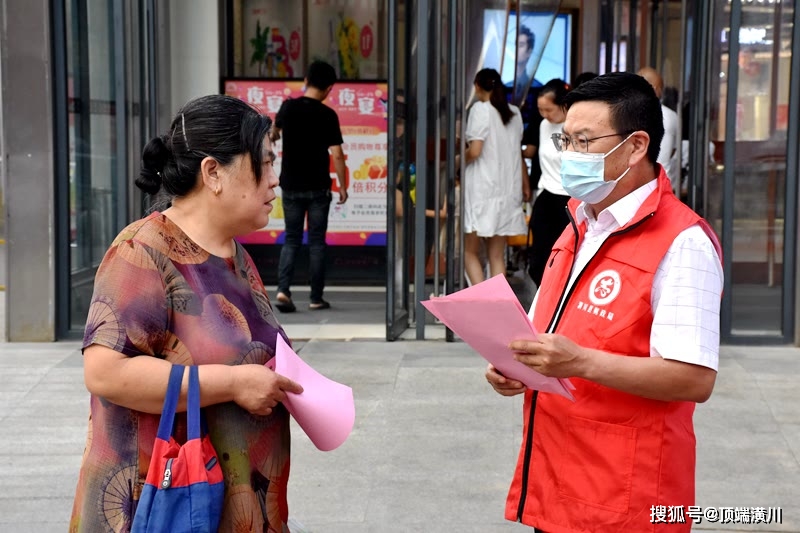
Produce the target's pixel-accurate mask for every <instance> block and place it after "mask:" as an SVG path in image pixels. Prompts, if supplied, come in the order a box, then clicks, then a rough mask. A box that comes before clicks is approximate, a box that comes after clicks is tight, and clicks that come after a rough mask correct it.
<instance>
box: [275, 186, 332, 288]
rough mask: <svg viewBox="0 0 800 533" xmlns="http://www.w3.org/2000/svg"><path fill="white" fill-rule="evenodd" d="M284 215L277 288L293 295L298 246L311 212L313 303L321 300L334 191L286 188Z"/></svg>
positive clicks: (310, 260) (309, 234)
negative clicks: (292, 288) (283, 235)
mask: <svg viewBox="0 0 800 533" xmlns="http://www.w3.org/2000/svg"><path fill="white" fill-rule="evenodd" d="M282 198H283V217H284V221H285V223H286V233H285V235H286V240H285V242H284V244H283V248H282V249H281V259H280V262H279V263H278V292H282V293H283V294H285V295H286V296H289V297H291V295H292V292H291V290H290V286H291V284H292V279H293V278H294V262H295V257H296V256H297V250H299V249H300V246H301V245H302V244H303V223H304V222H305V220H306V214H307V215H308V248H309V261H308V265H309V266H308V269H309V274H310V277H311V280H310V281H311V295H310V300H311V303H319V302H321V301H322V291H323V290H324V289H325V248H326V244H325V233H326V232H327V231H328V211H329V210H330V207H331V191H330V190H325V191H307V192H296V191H283V192H282Z"/></svg>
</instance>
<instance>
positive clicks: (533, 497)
mask: <svg viewBox="0 0 800 533" xmlns="http://www.w3.org/2000/svg"><path fill="white" fill-rule="evenodd" d="M567 106H568V112H567V119H566V122H565V123H564V131H563V133H556V134H554V135H553V142H555V144H556V146H557V147H558V149H559V151H561V153H562V162H561V177H562V182H563V185H564V188H565V189H566V191H567V192H568V193H569V194H570V196H572V198H573V199H572V200H571V201H570V203H569V207H568V211H569V217H570V221H571V223H570V225H569V226H567V228H566V229H565V231H564V233H563V234H562V235H561V237H560V239H559V240H558V242H556V244H555V246H554V247H553V251H552V252H551V256H550V260H549V261H548V263H547V268H546V270H545V274H544V278H543V280H542V286H541V288H540V289H539V291H538V293H537V294H536V298H535V300H534V302H533V305H532V306H531V311H530V316H531V319H532V320H533V324H534V326H535V328H536V330H537V331H539V332H541V333H539V335H538V336H537V338H536V339H521V340H517V341H514V342H512V343H511V348H512V349H513V350H514V351H515V352H516V353H517V355H516V358H517V360H519V361H521V362H522V363H524V364H525V365H527V366H529V367H531V368H532V369H534V370H536V371H537V372H539V373H541V374H544V375H546V376H553V377H559V378H570V380H571V382H572V384H573V385H574V386H575V390H574V391H573V394H574V401H570V400H568V399H566V398H563V397H561V396H558V395H555V394H550V393H540V392H538V391H533V390H527V389H526V388H525V386H524V385H522V384H521V383H519V382H517V381H514V380H510V379H507V378H505V377H504V376H502V375H501V374H499V373H498V372H497V370H496V369H495V368H494V367H493V366H491V365H489V367H488V369H487V371H486V378H487V380H488V381H489V383H490V384H491V385H492V386H493V387H494V389H495V390H496V391H497V392H498V393H500V394H502V395H504V396H513V395H516V394H520V393H524V394H525V398H524V408H523V413H524V421H523V441H522V446H521V449H520V454H519V460H518V463H517V468H516V471H515V474H514V479H513V481H512V484H511V489H510V490H509V494H508V500H507V505H506V518H507V519H509V520H514V521H519V522H522V523H524V524H527V525H530V526H533V527H534V528H536V530H537V531H542V532H546V533H579V532H580V533H588V532H603V533H607V532H612V531H613V532H617V531H619V532H626V533H631V532H661V531H668V532H670V533H672V532H688V531H690V529H691V523H692V520H691V518H689V514H687V511H688V510H689V508H690V507H692V506H694V504H695V500H694V476H695V436H694V429H693V422H692V415H693V413H694V406H695V403H697V402H704V401H706V400H707V399H708V398H709V396H710V395H711V391H712V389H713V388H714V382H715V380H716V375H717V363H718V355H719V310H720V295H721V292H722V275H723V274H722V264H721V259H720V258H721V250H720V247H719V243H718V241H717V238H716V237H715V235H714V232H713V230H712V229H711V228H710V227H709V225H708V223H706V221H705V220H703V219H702V218H700V217H699V216H698V215H697V214H695V213H694V212H693V211H691V210H690V209H689V208H688V207H686V206H685V205H684V204H682V203H681V202H680V201H679V200H678V199H677V198H675V196H674V195H673V193H672V188H671V185H670V181H669V179H668V178H667V176H666V174H665V172H664V169H663V168H662V167H661V166H660V165H659V164H658V163H657V162H656V160H657V158H658V151H659V147H660V144H661V137H662V136H663V134H664V126H663V121H662V114H661V105H660V103H659V101H658V98H657V97H656V95H655V92H654V91H653V88H652V87H651V86H650V84H649V83H648V82H647V81H646V80H645V79H644V78H642V77H640V76H637V75H635V74H630V73H613V74H607V75H604V76H600V77H598V78H595V79H594V80H592V81H589V82H587V83H585V84H583V85H581V86H580V87H578V88H576V89H575V90H573V91H572V92H570V93H569V95H567Z"/></svg>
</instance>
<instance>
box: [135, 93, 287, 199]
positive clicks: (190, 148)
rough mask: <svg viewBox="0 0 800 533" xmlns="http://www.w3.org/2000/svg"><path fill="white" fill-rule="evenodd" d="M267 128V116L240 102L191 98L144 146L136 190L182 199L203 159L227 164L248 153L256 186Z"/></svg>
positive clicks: (219, 97) (218, 96) (224, 98)
mask: <svg viewBox="0 0 800 533" xmlns="http://www.w3.org/2000/svg"><path fill="white" fill-rule="evenodd" d="M271 127H272V120H270V118H269V117H268V116H266V115H262V114H261V113H259V112H258V110H256V109H255V108H253V107H251V106H250V105H249V104H247V103H245V102H243V101H242V100H239V99H238V98H233V97H231V96H226V95H221V94H213V95H209V96H202V97H200V98H197V99H195V100H192V101H190V102H189V103H187V104H186V105H185V106H183V108H182V109H181V110H180V111H179V112H178V114H177V116H176V117H175V119H174V120H173V121H172V124H171V125H170V128H169V131H168V132H167V133H166V134H165V135H160V136H158V137H155V138H154V139H152V140H151V141H150V142H148V143H147V145H146V146H145V147H144V150H143V151H142V170H141V172H140V173H139V177H138V178H137V179H136V186H137V187H139V188H140V189H141V190H143V191H144V192H146V193H149V194H151V195H155V194H156V193H158V192H159V190H161V189H162V188H163V189H164V191H165V192H166V193H167V194H169V195H171V196H173V197H180V196H186V194H188V193H189V191H191V190H192V189H193V188H194V187H195V185H196V183H197V178H198V174H199V173H200V162H201V161H202V160H203V158H205V157H213V158H214V159H216V160H217V161H219V162H220V164H222V165H229V164H230V163H231V162H232V161H233V159H234V157H236V156H237V155H240V154H249V156H250V164H251V165H252V168H253V173H254V174H255V177H256V183H259V182H260V181H261V169H262V167H263V165H262V163H263V160H264V154H263V148H264V138H265V137H266V136H267V134H268V133H269V130H270V128H271Z"/></svg>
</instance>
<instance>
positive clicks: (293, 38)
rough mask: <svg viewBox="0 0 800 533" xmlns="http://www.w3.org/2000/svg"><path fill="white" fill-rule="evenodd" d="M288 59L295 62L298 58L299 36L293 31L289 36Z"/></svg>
mask: <svg viewBox="0 0 800 533" xmlns="http://www.w3.org/2000/svg"><path fill="white" fill-rule="evenodd" d="M289 57H290V58H292V61H297V58H298V57H300V34H299V33H297V32H296V31H293V32H292V34H291V35H290V36H289Z"/></svg>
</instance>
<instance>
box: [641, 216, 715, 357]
mask: <svg viewBox="0 0 800 533" xmlns="http://www.w3.org/2000/svg"><path fill="white" fill-rule="evenodd" d="M722 279H723V271H722V264H721V262H720V259H719V256H718V255H717V252H716V250H715V249H714V246H713V245H712V244H711V240H710V239H709V238H708V235H706V234H705V232H704V231H703V229H702V228H700V226H698V225H694V226H692V227H690V228H687V229H685V230H684V231H682V232H681V233H680V234H679V235H678V236H677V237H676V238H675V241H674V242H673V243H672V245H671V246H670V248H669V250H668V251H667V255H665V256H664V258H663V259H662V260H661V263H660V264H659V266H658V271H657V272H656V274H655V277H654V279H653V291H652V294H651V304H652V306H653V328H652V330H651V332H650V355H652V356H659V357H663V358H664V359H673V360H676V361H683V362H685V363H692V364H695V365H700V366H705V367H708V368H711V369H713V370H717V368H718V364H719V327H720V325H719V313H720V305H721V295H722Z"/></svg>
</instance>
